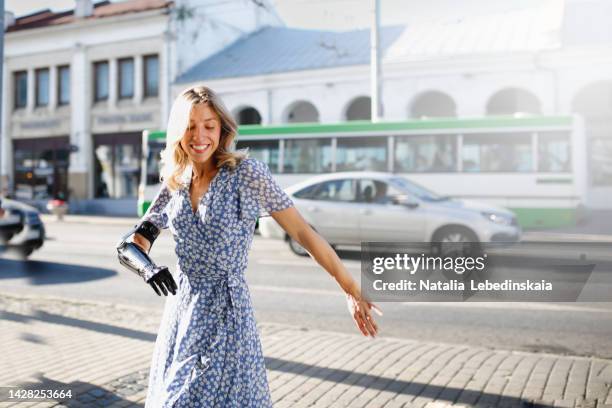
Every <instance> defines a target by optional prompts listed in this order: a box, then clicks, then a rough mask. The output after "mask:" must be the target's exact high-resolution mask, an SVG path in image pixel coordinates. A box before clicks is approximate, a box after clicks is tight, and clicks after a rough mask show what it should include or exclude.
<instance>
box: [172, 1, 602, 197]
mask: <svg viewBox="0 0 612 408" xmlns="http://www.w3.org/2000/svg"><path fill="white" fill-rule="evenodd" d="M610 16H612V3H611V2H609V1H605V0H588V1H587V0H565V1H564V0H545V1H538V2H533V6H531V7H530V8H520V9H517V10H515V11H511V12H506V13H504V14H499V15H497V14H494V15H478V16H470V17H465V18H463V17H462V18H456V19H451V20H448V19H446V20H440V21H423V22H421V23H416V24H412V25H409V26H400V27H385V28H383V29H382V30H381V44H382V51H383V58H382V66H383V67H382V72H383V95H382V97H383V98H382V100H383V107H384V119H385V120H404V119H407V118H414V117H417V118H418V117H423V116H429V117H435V116H460V117H470V116H483V115H498V114H515V113H519V112H521V113H533V114H568V113H573V112H576V113H580V114H583V115H585V117H586V124H587V134H588V144H589V151H590V153H589V155H590V156H589V162H590V168H589V171H588V173H589V175H590V181H589V182H590V188H589V196H588V197H587V198H586V203H587V204H588V206H590V207H592V208H611V204H610V197H612V26H611V25H610V24H609V17H610ZM368 64H369V33H368V30H360V31H352V32H346V33H337V32H322V31H312V30H298V29H292V28H288V27H269V28H265V29H263V30H260V31H258V32H255V33H253V34H251V35H250V36H247V37H244V38H242V39H240V40H239V41H237V42H236V43H234V44H232V45H231V46H229V47H227V48H225V49H224V50H223V51H221V52H220V53H217V54H215V55H213V56H211V57H209V58H206V59H204V60H203V61H201V62H200V63H199V64H197V65H195V66H194V67H193V68H191V69H190V70H188V71H186V72H185V73H184V74H183V75H180V76H179V77H178V78H177V80H176V84H175V85H174V86H173V91H174V93H175V94H176V93H177V92H179V90H180V89H182V88H184V87H185V86H188V85H192V84H195V83H201V82H206V83H207V84H208V85H209V86H211V87H212V88H213V89H215V90H217V92H219V93H220V94H221V95H222V96H223V98H224V100H225V101H226V102H227V104H228V105H229V108H231V109H232V110H233V112H234V113H235V114H236V116H237V117H239V118H240V119H241V121H242V123H260V122H261V123H264V124H268V123H287V122H312V121H314V122H341V121H346V120H352V119H369V118H370V108H369V104H370V103H369V102H370V99H369V94H370V88H369V86H370V82H369V75H370V68H369V65H368Z"/></svg>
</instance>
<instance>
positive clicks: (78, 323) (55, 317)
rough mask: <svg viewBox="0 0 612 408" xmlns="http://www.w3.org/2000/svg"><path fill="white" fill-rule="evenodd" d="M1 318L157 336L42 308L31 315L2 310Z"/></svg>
mask: <svg viewBox="0 0 612 408" xmlns="http://www.w3.org/2000/svg"><path fill="white" fill-rule="evenodd" d="M0 319H1V320H10V321H13V322H18V323H28V321H31V320H39V321H42V322H45V323H53V324H61V325H64V326H72V327H78V328H80V329H85V330H91V331H95V332H97V333H107V334H114V335H116V336H123V337H129V338H132V339H137V340H143V341H150V342H154V341H155V338H156V336H157V335H156V334H155V333H149V332H146V331H142V330H134V329H127V328H125V327H120V326H114V325H112V324H106V323H98V322H92V321H89V320H82V319H75V318H73V317H66V316H62V315H59V314H55V313H47V312H43V311H40V310H36V311H34V312H33V313H32V314H31V315H25V314H20V313H14V312H7V311H0Z"/></svg>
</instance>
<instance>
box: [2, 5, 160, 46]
mask: <svg viewBox="0 0 612 408" xmlns="http://www.w3.org/2000/svg"><path fill="white" fill-rule="evenodd" d="M155 17H165V18H168V10H167V9H156V10H148V11H141V12H138V13H129V14H120V15H117V16H109V17H104V18H83V19H79V20H76V21H75V22H72V23H66V24H57V25H50V26H45V27H36V28H30V29H26V30H19V31H10V32H7V33H6V34H5V41H7V42H8V41H15V40H22V39H30V38H32V37H33V38H40V37H41V36H45V37H46V36H50V35H53V34H58V33H65V32H70V31H72V30H74V31H77V34H78V35H79V36H81V35H82V33H83V31H84V30H87V29H91V28H94V27H99V26H104V25H113V24H117V23H125V22H130V21H137V22H138V23H139V25H142V24H143V23H145V22H143V19H147V18H155Z"/></svg>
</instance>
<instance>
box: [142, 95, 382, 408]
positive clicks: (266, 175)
mask: <svg viewBox="0 0 612 408" xmlns="http://www.w3.org/2000/svg"><path fill="white" fill-rule="evenodd" d="M236 131H237V125H236V123H235V122H234V120H233V119H232V117H231V115H230V114H229V113H228V111H227V110H226V108H225V106H224V105H223V103H222V101H221V100H220V98H219V97H218V96H216V95H215V93H214V92H213V91H212V90H210V89H209V88H206V87H195V88H190V89H187V90H185V91H184V92H182V93H181V94H180V95H179V96H178V97H177V99H176V100H175V102H174V104H173V106H172V110H171V113H170V119H169V122H168V131H167V139H166V148H165V150H164V151H163V152H162V164H163V168H162V172H161V173H162V180H163V185H162V188H161V190H160V192H159V193H158V195H157V197H156V198H155V199H154V201H153V203H152V204H151V207H150V208H149V210H148V211H147V213H146V214H145V215H144V217H143V218H142V220H141V221H148V222H149V223H152V224H154V225H155V227H157V228H159V229H161V228H170V230H171V231H172V234H173V236H174V240H175V243H176V249H175V252H176V254H177V256H178V267H177V274H176V276H177V281H178V284H177V286H178V290H177V292H176V296H171V297H169V298H168V299H167V302H166V307H165V310H164V315H163V318H162V321H161V325H160V330H159V333H158V336H157V340H156V344H155V351H154V354H153V358H152V361H151V371H150V378H149V389H148V395H147V400H146V406H147V407H156V408H157V407H174V406H176V407H187V406H194V407H240V408H246V407H253V408H260V407H271V406H272V402H271V399H270V391H269V387H268V382H267V376H266V371H265V366H264V359H263V355H262V350H261V343H260V339H259V336H258V333H257V329H256V324H255V319H254V316H253V308H252V304H251V298H250V294H249V291H248V288H247V285H246V281H245V279H244V271H245V269H246V266H247V254H248V249H249V248H250V246H251V242H252V239H253V232H254V229H255V222H256V220H257V217H258V216H260V215H265V214H269V215H271V216H272V217H273V218H274V219H275V220H276V221H277V222H278V223H279V224H280V225H281V226H282V227H283V228H284V229H285V231H287V233H288V234H289V235H290V236H291V237H293V238H294V239H295V240H296V241H297V242H299V243H300V244H301V245H302V246H303V247H304V248H306V249H307V250H308V251H309V252H310V253H311V254H312V256H313V257H314V258H315V260H316V261H317V262H318V263H319V264H320V265H321V266H322V267H323V268H325V270H327V271H328V272H329V273H330V274H331V275H332V276H333V277H334V278H335V279H336V281H337V282H338V284H339V285H340V287H341V288H342V289H343V290H344V291H345V292H346V294H347V299H348V304H349V309H350V311H351V313H352V315H353V318H354V320H355V322H356V324H357V326H358V327H359V329H360V330H361V332H362V333H363V334H364V335H365V336H368V335H371V336H372V337H374V336H375V335H376V333H377V331H378V329H377V326H376V323H375V322H374V319H373V318H372V316H371V314H370V313H371V309H372V308H375V307H376V306H374V305H373V304H372V303H369V302H367V301H366V300H364V299H362V297H361V292H360V289H359V287H358V285H357V283H356V282H355V281H354V280H353V279H352V277H351V276H350V275H349V274H348V272H347V271H346V270H345V268H344V266H343V265H342V263H341V261H340V260H339V259H338V257H337V255H336V254H335V252H334V251H333V249H332V248H331V247H330V246H329V245H328V244H327V243H326V242H325V240H324V239H322V238H321V237H320V236H319V235H317V234H316V233H315V232H314V231H313V230H312V228H310V226H309V225H308V224H307V223H306V222H305V221H304V219H303V218H302V217H301V215H300V214H299V213H298V211H297V210H296V209H295V207H294V206H293V203H292V201H291V199H290V198H289V196H287V195H286V194H285V193H284V192H283V190H282V189H281V188H280V187H279V186H278V185H277V184H276V183H275V181H274V180H273V178H272V176H271V174H270V171H269V170H268V168H267V166H266V165H265V164H263V163H261V162H259V161H257V160H254V159H250V158H246V157H245V155H244V154H243V153H240V152H235V151H232V145H233V141H234V138H235V136H236ZM134 243H135V244H137V245H138V246H140V247H141V248H142V249H143V250H144V251H145V252H148V251H149V248H150V242H149V240H147V239H145V237H143V236H142V235H140V234H136V235H135V237H134ZM154 288H155V287H154ZM161 289H162V290H163V291H164V294H167V292H166V290H165V289H164V288H163V286H162V287H161ZM170 289H171V291H172V292H173V290H174V287H173V286H170ZM156 291H157V289H156ZM377 312H378V313H380V311H379V310H377Z"/></svg>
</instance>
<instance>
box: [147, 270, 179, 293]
mask: <svg viewBox="0 0 612 408" xmlns="http://www.w3.org/2000/svg"><path fill="white" fill-rule="evenodd" d="M148 283H150V284H151V286H152V287H153V289H156V288H159V289H161V291H162V292H163V293H164V296H168V292H170V293H172V294H173V295H176V290H177V289H178V286H177V285H176V282H175V281H174V278H173V277H172V274H171V273H170V271H169V270H168V268H166V267H165V266H164V267H160V269H159V270H158V272H157V273H155V274H154V275H153V276H152V277H151V278H150V279H149V281H148ZM156 292H157V290H156ZM158 295H159V293H158ZM160 296H161V295H160Z"/></svg>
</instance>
